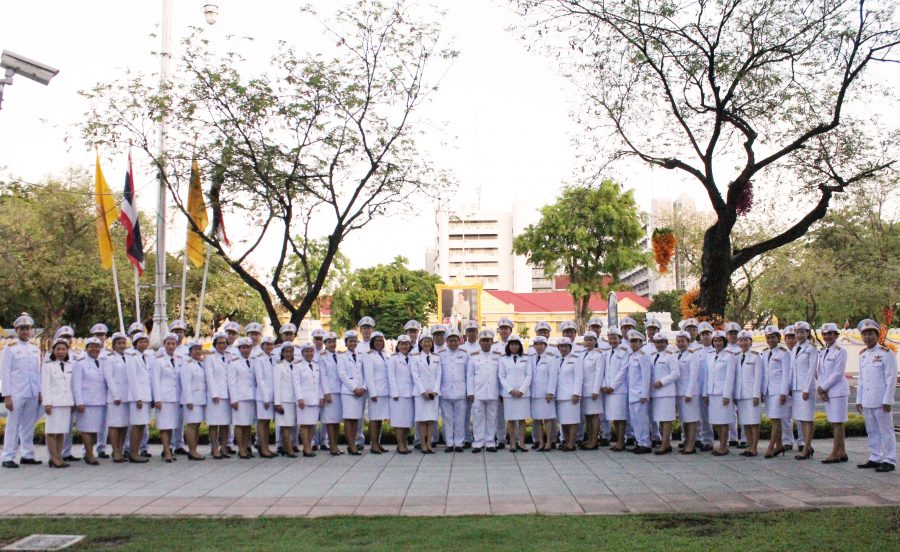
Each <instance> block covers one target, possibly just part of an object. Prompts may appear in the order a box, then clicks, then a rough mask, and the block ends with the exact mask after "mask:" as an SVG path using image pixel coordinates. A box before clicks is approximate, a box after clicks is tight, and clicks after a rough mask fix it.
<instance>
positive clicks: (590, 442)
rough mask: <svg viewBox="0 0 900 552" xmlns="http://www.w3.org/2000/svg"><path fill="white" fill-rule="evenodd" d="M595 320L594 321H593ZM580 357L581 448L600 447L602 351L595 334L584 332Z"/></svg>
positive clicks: (603, 365)
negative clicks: (582, 422) (582, 433)
mask: <svg viewBox="0 0 900 552" xmlns="http://www.w3.org/2000/svg"><path fill="white" fill-rule="evenodd" d="M595 322H596V321H595ZM577 354H578V355H579V356H580V357H581V366H582V368H583V370H584V379H583V382H582V386H581V415H582V416H583V417H584V442H583V443H582V444H581V449H582V450H597V449H598V448H600V444H599V442H598V439H599V437H600V430H601V427H600V418H601V416H603V396H602V395H601V393H600V387H602V386H603V372H604V369H605V364H604V363H603V352H602V351H600V350H599V349H597V334H596V333H595V332H593V331H586V332H584V348H583V349H582V350H581V352H579V353H577Z"/></svg>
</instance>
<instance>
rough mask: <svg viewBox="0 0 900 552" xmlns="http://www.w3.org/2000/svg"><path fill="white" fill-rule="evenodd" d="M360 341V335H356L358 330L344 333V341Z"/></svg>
mask: <svg viewBox="0 0 900 552" xmlns="http://www.w3.org/2000/svg"><path fill="white" fill-rule="evenodd" d="M351 338H352V339H359V334H358V333H356V330H347V331H346V332H344V339H351Z"/></svg>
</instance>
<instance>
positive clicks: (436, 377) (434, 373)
mask: <svg viewBox="0 0 900 552" xmlns="http://www.w3.org/2000/svg"><path fill="white" fill-rule="evenodd" d="M412 359H413V365H412V378H413V383H414V384H415V388H416V398H415V419H416V425H417V426H418V429H419V435H421V437H422V445H421V448H422V454H434V448H433V447H432V440H433V439H432V438H433V437H434V430H435V426H437V419H438V412H439V402H438V401H439V399H438V396H439V395H440V393H441V357H439V356H438V355H436V354H434V341H433V340H432V339H431V334H429V333H427V332H425V333H423V334H422V335H421V336H420V337H419V352H417V353H413V355H412Z"/></svg>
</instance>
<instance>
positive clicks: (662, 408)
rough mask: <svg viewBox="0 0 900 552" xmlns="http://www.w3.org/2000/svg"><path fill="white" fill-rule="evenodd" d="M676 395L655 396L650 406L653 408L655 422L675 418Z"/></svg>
mask: <svg viewBox="0 0 900 552" xmlns="http://www.w3.org/2000/svg"><path fill="white" fill-rule="evenodd" d="M675 402H676V401H675V397H653V398H651V399H650V406H651V407H652V410H653V421H654V422H672V421H674V420H675Z"/></svg>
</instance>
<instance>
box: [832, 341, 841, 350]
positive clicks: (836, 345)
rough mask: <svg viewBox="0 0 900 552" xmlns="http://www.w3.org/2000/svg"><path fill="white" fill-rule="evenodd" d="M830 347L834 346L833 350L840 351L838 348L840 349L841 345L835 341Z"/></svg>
mask: <svg viewBox="0 0 900 552" xmlns="http://www.w3.org/2000/svg"><path fill="white" fill-rule="evenodd" d="M832 347H833V348H834V350H835V351H840V350H841V346H840V345H838V344H837V343H835V344H834V345H833V346H832Z"/></svg>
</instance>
